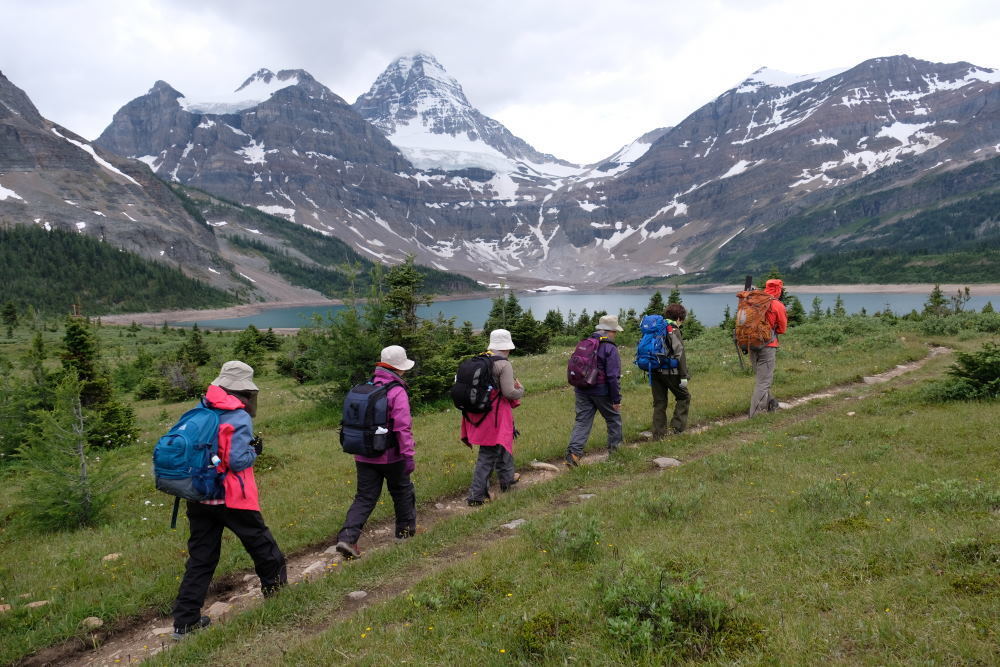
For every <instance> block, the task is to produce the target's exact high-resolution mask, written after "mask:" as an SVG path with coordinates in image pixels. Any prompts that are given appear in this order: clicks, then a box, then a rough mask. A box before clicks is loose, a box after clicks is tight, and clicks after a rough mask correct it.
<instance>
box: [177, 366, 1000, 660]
mask: <svg viewBox="0 0 1000 667" xmlns="http://www.w3.org/2000/svg"><path fill="white" fill-rule="evenodd" d="M938 366H939V367H940V364H938ZM872 391H873V392H874V393H875V396H873V397H872V398H869V399H866V400H861V401H859V400H855V399H854V398H853V397H852V396H847V397H840V398H836V399H832V400H830V401H827V403H826V404H825V405H824V406H815V407H810V408H808V409H809V410H811V411H812V412H813V414H812V415H807V416H806V418H805V419H801V417H800V416H795V415H793V414H792V413H786V414H782V415H778V416H774V417H773V418H772V419H770V421H769V422H768V423H766V424H765V423H762V422H754V423H752V424H747V423H744V424H741V425H736V426H730V427H726V428H722V429H719V430H718V431H715V432H708V433H705V434H702V435H699V436H696V437H692V438H685V439H684V440H683V441H681V442H679V443H678V444H677V445H676V448H672V452H673V453H675V454H677V455H679V456H680V457H681V458H682V459H683V458H685V457H686V455H693V454H697V453H704V452H708V451H712V452H715V453H712V454H711V455H708V456H704V457H702V458H698V459H696V460H694V461H692V462H691V463H689V464H688V465H686V466H684V467H682V468H679V469H676V470H671V471H668V472H663V473H649V472H648V463H647V462H646V460H647V459H648V455H649V454H650V453H655V452H656V450H657V449H662V448H663V447H658V446H656V445H651V446H649V450H650V451H648V452H643V453H641V454H639V453H634V454H632V455H629V456H626V457H625V458H624V459H623V460H620V461H618V462H615V463H609V464H601V465H597V466H592V467H591V469H588V470H581V471H580V472H581V473H583V474H582V475H580V476H578V475H576V474H575V473H574V474H572V475H563V476H560V477H559V478H557V479H556V480H554V481H553V482H551V483H549V484H547V485H545V486H546V487H547V488H545V489H542V488H539V487H532V488H530V489H526V490H525V492H519V493H518V494H516V495H515V496H513V497H511V498H510V499H509V500H510V502H509V503H508V499H505V501H504V503H503V504H496V505H494V506H493V507H489V508H488V510H491V513H485V512H484V513H477V514H475V515H472V516H470V517H463V518H462V519H461V520H455V522H454V523H455V525H452V526H448V527H442V530H441V533H440V534H438V533H437V531H434V533H435V534H431V535H423V536H419V537H418V539H416V540H414V541H413V543H411V544H407V545H405V547H403V548H396V549H391V550H383V551H384V553H379V554H378V555H377V557H376V558H373V559H372V560H371V561H370V562H365V561H361V562H359V563H357V564H354V565H351V566H350V567H347V568H342V571H339V572H338V573H337V574H336V575H335V576H331V577H328V578H327V579H325V580H324V581H321V582H318V583H316V584H311V585H309V586H301V587H296V588H297V590H295V591H294V592H293V593H292V595H290V596H288V597H287V598H284V597H283V598H280V599H278V600H276V601H275V602H274V604H273V605H272V604H268V605H265V606H264V607H262V608H260V609H258V610H254V611H253V612H250V613H249V614H246V615H244V617H243V618H240V619H239V620H238V622H237V623H235V624H231V625H230V626H227V627H225V628H220V629H218V630H216V631H213V632H212V633H206V634H205V635H203V636H200V637H197V638H196V639H195V640H194V641H192V642H190V643H185V644H184V645H182V646H179V647H177V648H174V649H172V650H171V652H170V653H169V654H167V656H166V657H165V658H164V659H163V661H169V662H174V663H184V662H209V661H211V662H213V663H223V664H233V663H236V662H241V663H243V662H250V663H254V664H266V663H267V662H281V663H283V664H315V663H322V662H330V661H333V662H337V661H339V660H341V659H342V658H343V656H350V657H351V660H352V662H354V663H355V664H397V663H402V662H404V661H407V662H417V663H421V664H442V665H447V664H487V665H488V664H506V663H508V662H510V661H512V660H513V661H514V662H518V663H542V664H563V663H565V662H570V661H572V662H579V663H582V664H609V663H615V662H618V663H623V664H651V665H652V664H670V663H675V662H685V661H691V660H702V659H708V660H713V661H720V662H750V663H757V662H767V663H776V664H815V663H819V662H827V661H829V662H834V663H841V664H912V663H916V662H920V663H930V664H956V663H974V664H991V663H995V662H996V661H997V660H998V659H1000V649H998V646H1000V644H998V642H997V640H998V638H1000V636H998V635H1000V622H998V620H997V619H998V618H1000V614H998V612H1000V589H998V587H997V576H996V566H997V563H998V562H1000V540H998V539H997V532H996V525H995V522H996V518H995V515H996V511H997V509H998V507H1000V497H998V492H997V488H996V485H995V484H993V483H987V481H986V480H991V479H992V475H993V454H994V452H993V448H994V446H995V443H994V441H993V440H992V439H991V438H984V437H982V436H981V434H982V433H983V432H984V430H986V429H991V428H994V424H995V411H991V410H984V409H983V406H982V405H975V404H969V405H956V406H946V407H945V406H932V405H922V404H920V403H919V401H920V398H919V396H920V394H919V387H917V388H910V389H900V390H897V389H891V388H890V389H884V388H883V389H873V390H872ZM916 406H919V408H920V409H919V410H915V409H914V407H916ZM848 412H854V413H855V414H854V415H848V414H847V413H848ZM678 449H679V451H678ZM644 473H646V474H644ZM574 483H575V484H574ZM574 486H577V487H579V488H574ZM581 489H585V490H586V491H587V492H589V493H595V494H596V496H597V497H596V498H595V499H593V500H589V501H580V500H578V499H577V497H576V495H577V494H579V493H580V491H581ZM515 516H520V517H525V518H529V523H528V524H527V525H526V526H525V527H524V528H522V529H521V532H520V533H519V534H517V535H516V536H514V537H510V538H509V539H504V540H496V542H495V543H494V544H492V545H491V546H486V547H484V548H479V549H478V551H477V553H471V550H470V552H467V553H465V554H463V557H462V558H461V559H458V560H456V561H455V562H454V563H451V564H449V563H448V562H439V560H438V558H437V555H438V554H439V553H440V552H441V551H443V550H444V549H445V547H446V546H447V544H448V542H449V539H451V537H452V536H454V535H456V534H459V535H460V534H462V533H463V532H464V534H465V535H466V539H470V538H474V537H479V538H481V539H488V538H489V537H490V535H491V534H493V533H492V529H495V527H496V526H497V524H498V523H500V522H501V521H503V520H509V518H512V517H515ZM484 517H486V519H488V520H487V521H484V520H483V518H484ZM458 524H461V529H459V528H458ZM404 549H405V551H404ZM418 550H419V553H418ZM373 556H375V554H373ZM414 558H416V559H417V561H416V562H414ZM413 567H423V569H424V570H425V572H420V573H415V572H413V571H412V569H411V570H408V568H413ZM418 574H419V578H416V579H410V577H413V576H414V575H418ZM397 578H398V579H399V580H401V582H402V584H403V585H407V586H408V590H406V591H405V592H403V593H402V594H400V595H397V596H395V597H393V598H392V599H390V600H388V601H387V602H384V603H381V604H376V605H372V606H371V607H368V608H366V609H364V610H362V611H361V612H360V613H358V614H356V615H353V616H349V617H347V618H345V619H343V620H338V619H336V618H335V614H336V609H337V608H338V607H340V606H341V605H342V604H343V595H344V593H346V592H347V591H349V590H352V588H353V587H356V586H361V587H363V588H367V589H368V590H371V589H372V588H374V587H378V586H380V585H382V584H383V583H385V582H386V581H387V580H392V579H397ZM650 601H653V602H656V601H659V602H660V603H661V604H660V606H659V607H655V609H656V610H657V611H658V613H660V615H661V620H660V626H659V628H660V629H661V630H662V629H663V625H664V624H665V623H666V622H669V623H670V624H671V625H670V628H671V630H670V631H669V632H667V631H661V632H658V633H646V634H644V633H643V631H642V627H641V624H640V623H636V622H634V617H633V616H630V610H632V611H634V609H636V608H639V609H642V610H644V611H646V612H648V611H649V610H650V608H651V604H650ZM667 602H669V603H670V604H669V605H668V604H667ZM664 608H666V609H664ZM292 617H294V621H293V620H292ZM629 619H631V620H632V621H633V622H632V623H631V624H629V625H626V626H624V627H623V626H622V625H621V624H620V623H617V624H616V621H622V620H629ZM663 619H666V621H664V620H663ZM236 642H238V643H239V645H240V655H239V657H238V659H236V658H234V657H233V656H232V653H231V648H232V646H233V645H234V643H236Z"/></svg>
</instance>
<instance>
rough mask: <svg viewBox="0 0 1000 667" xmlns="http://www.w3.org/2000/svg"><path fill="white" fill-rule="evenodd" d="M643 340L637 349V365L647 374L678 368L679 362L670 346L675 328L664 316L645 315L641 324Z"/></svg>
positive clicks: (640, 340)
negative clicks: (663, 369)
mask: <svg viewBox="0 0 1000 667" xmlns="http://www.w3.org/2000/svg"><path fill="white" fill-rule="evenodd" d="M639 329H640V331H642V338H640V339H639V345H638V346H636V349H635V365H636V366H638V367H639V368H641V369H642V370H644V371H646V372H647V373H649V372H651V371H655V370H659V369H662V368H677V366H678V363H679V362H678V360H677V357H676V356H675V355H674V351H673V348H672V347H671V345H670V333H671V332H672V331H673V327H672V326H671V325H670V324H669V323H668V322H667V321H666V320H665V319H663V316H662V315H645V316H644V317H643V318H642V322H640V323H639Z"/></svg>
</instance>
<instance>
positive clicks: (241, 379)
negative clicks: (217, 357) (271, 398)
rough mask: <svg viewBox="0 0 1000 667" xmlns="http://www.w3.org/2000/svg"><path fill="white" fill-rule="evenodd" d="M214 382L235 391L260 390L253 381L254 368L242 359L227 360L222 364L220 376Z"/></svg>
mask: <svg viewBox="0 0 1000 667" xmlns="http://www.w3.org/2000/svg"><path fill="white" fill-rule="evenodd" d="M212 384H214V385H217V386H219V387H225V388H226V389H232V390H233V391H260V390H259V389H258V388H257V385H255V384H254V383H253V368H251V367H250V366H248V365H247V364H244V363H243V362H242V361H235V360H234V361H227V362H226V363H224V364H222V370H220V371H219V377H217V378H215V379H214V380H212Z"/></svg>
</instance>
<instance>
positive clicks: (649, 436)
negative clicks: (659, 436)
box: [639, 431, 653, 440]
mask: <svg viewBox="0 0 1000 667" xmlns="http://www.w3.org/2000/svg"><path fill="white" fill-rule="evenodd" d="M639 437H640V438H642V439H643V440H652V439H653V432H652V431H643V432H642V433H640V434H639Z"/></svg>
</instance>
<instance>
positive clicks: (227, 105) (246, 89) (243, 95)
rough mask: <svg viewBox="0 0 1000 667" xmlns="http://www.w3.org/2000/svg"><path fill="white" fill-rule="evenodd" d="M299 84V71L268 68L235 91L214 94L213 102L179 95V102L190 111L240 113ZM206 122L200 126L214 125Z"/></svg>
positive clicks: (258, 72)
mask: <svg viewBox="0 0 1000 667" xmlns="http://www.w3.org/2000/svg"><path fill="white" fill-rule="evenodd" d="M298 84H299V73H298V72H296V71H290V70H283V71H281V72H278V73H277V74H275V73H274V72H272V71H270V70H268V69H261V70H258V71H257V72H255V73H254V74H252V75H251V76H250V78H248V79H247V80H246V81H244V82H243V85H241V86H240V87H239V88H237V89H236V90H234V91H233V92H231V93H224V94H222V95H216V96H213V100H214V101H212V102H196V101H193V100H189V99H187V98H186V97H179V98H177V103H178V104H180V105H181V108H182V109H184V110H185V111H188V112H190V113H199V114H213V115H221V114H232V113H239V112H240V111H243V110H245V109H252V108H253V107H255V106H257V105H258V104H260V103H261V102H264V101H265V100H268V99H270V97H271V96H272V95H274V94H275V93H276V92H278V91H279V90H282V89H283V88H288V87H289V86H296V85H298ZM205 122H206V121H202V125H199V127H203V126H204V127H212V125H211V124H209V125H205ZM208 122H211V121H208Z"/></svg>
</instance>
